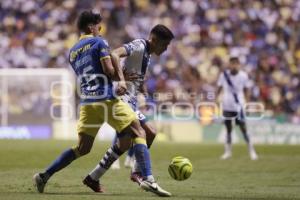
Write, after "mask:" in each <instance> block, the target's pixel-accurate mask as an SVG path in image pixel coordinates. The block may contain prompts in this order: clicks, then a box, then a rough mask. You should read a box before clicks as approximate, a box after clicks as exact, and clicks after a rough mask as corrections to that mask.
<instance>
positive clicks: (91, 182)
mask: <svg viewBox="0 0 300 200" xmlns="http://www.w3.org/2000/svg"><path fill="white" fill-rule="evenodd" d="M82 183H83V184H84V185H86V186H87V187H89V188H91V189H92V190H93V191H94V192H99V193H103V192H104V190H103V188H102V186H101V185H100V183H99V181H95V180H93V179H92V178H91V176H90V175H88V176H87V177H85V179H84V180H83V181H82Z"/></svg>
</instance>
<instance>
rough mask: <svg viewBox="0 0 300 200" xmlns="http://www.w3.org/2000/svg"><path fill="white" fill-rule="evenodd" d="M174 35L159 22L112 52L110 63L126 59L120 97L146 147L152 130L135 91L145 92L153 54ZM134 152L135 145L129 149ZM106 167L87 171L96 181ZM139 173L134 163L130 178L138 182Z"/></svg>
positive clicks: (159, 50)
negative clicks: (134, 118)
mask: <svg viewBox="0 0 300 200" xmlns="http://www.w3.org/2000/svg"><path fill="white" fill-rule="evenodd" d="M173 38H174V35H173V33H172V32H171V30H169V29H168V28H167V27H166V26H164V25H162V24H158V25H156V26H154V27H153V28H152V30H151V31H150V36H149V38H148V39H135V40H133V41H131V42H129V43H127V44H124V45H123V46H122V47H119V48H117V49H115V50H113V51H112V53H111V54H112V58H113V62H114V63H116V65H119V63H120V62H119V60H120V58H123V57H124V58H125V61H124V66H123V69H124V71H125V72H126V73H125V75H128V76H127V77H128V78H127V77H126V80H127V91H126V93H125V94H124V95H123V96H122V97H121V98H122V100H123V101H124V102H126V103H127V104H129V105H130V107H131V108H132V109H133V110H134V111H135V113H136V115H137V118H138V119H139V121H140V123H141V125H142V127H143V129H144V130H145V132H146V139H147V146H148V148H150V146H151V144H152V143H153V140H154V138H155V136H156V131H155V129H154V128H153V127H152V126H151V124H150V123H149V122H148V121H147V119H146V117H145V116H144V115H143V113H142V112H141V111H140V110H139V108H138V103H137V99H138V94H139V93H145V90H146V88H145V87H144V79H145V75H146V72H147V68H148V66H149V63H150V57H151V55H152V54H156V55H157V56H160V55H161V54H162V53H163V52H164V51H166V50H167V47H168V45H169V44H170V42H171V40H172V39H173ZM130 152H131V154H134V148H131V149H130ZM105 171H106V170H105V169H103V167H101V162H100V163H99V164H98V165H97V166H96V168H95V169H94V170H93V171H92V172H90V176H91V177H92V178H93V179H95V180H99V178H100V177H101V176H102V175H103V174H104V172H105ZM141 174H142V172H141V169H140V167H139V165H138V163H137V162H134V166H133V167H132V173H131V180H132V181H134V182H137V183H139V184H141V182H142V176H141Z"/></svg>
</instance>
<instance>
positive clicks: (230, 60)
mask: <svg viewBox="0 0 300 200" xmlns="http://www.w3.org/2000/svg"><path fill="white" fill-rule="evenodd" d="M229 62H238V63H239V62H240V59H239V58H238V57H235V56H234V57H230V59H229Z"/></svg>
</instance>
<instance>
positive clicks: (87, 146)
mask: <svg viewBox="0 0 300 200" xmlns="http://www.w3.org/2000/svg"><path fill="white" fill-rule="evenodd" d="M93 142H94V138H93V137H92V136H89V135H87V134H79V143H78V145H77V146H76V147H73V148H70V149H67V150H66V151H64V152H63V153H62V154H61V155H60V156H59V157H57V158H56V160H54V162H53V163H52V164H51V165H50V166H49V167H48V168H47V169H46V170H45V171H44V172H43V173H37V174H35V175H34V176H33V182H34V186H35V187H36V189H37V191H38V192H40V193H43V192H44V188H45V186H46V183H47V181H48V180H49V179H50V177H51V176H52V175H53V174H54V173H56V172H58V171H60V170H62V169H63V168H65V167H66V166H68V165H69V164H71V163H72V162H73V161H74V160H76V159H77V158H79V157H81V156H83V155H86V154H88V153H89V152H90V150H91V148H92V146H93Z"/></svg>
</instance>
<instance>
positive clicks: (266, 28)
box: [0, 0, 300, 123]
mask: <svg viewBox="0 0 300 200" xmlns="http://www.w3.org/2000/svg"><path fill="white" fill-rule="evenodd" d="M90 8H93V9H94V10H96V11H100V12H101V14H102V16H103V18H104V20H103V28H102V33H103V36H104V37H105V38H107V40H108V42H109V43H110V45H111V47H112V48H114V47H117V46H120V45H121V44H122V43H124V42H128V41H130V40H132V39H133V38H147V35H148V32H149V30H150V29H151V27H152V26H153V25H155V24H157V23H163V24H165V25H167V26H169V27H170V28H171V29H172V30H173V31H174V33H175V35H176V40H175V41H174V42H173V44H172V45H171V46H170V48H169V50H168V52H167V53H165V54H164V55H163V56H161V57H160V58H157V57H155V56H153V59H152V62H151V67H150V69H149V71H150V73H149V75H148V77H147V86H148V90H149V94H150V95H152V98H153V95H154V93H156V97H157V96H159V97H160V98H154V100H155V101H156V102H158V103H159V101H166V100H169V101H172V102H190V101H193V102H197V101H203V100H208V101H214V99H213V98H210V97H211V95H208V94H210V93H212V92H214V91H215V83H216V80H217V77H218V74H219V73H220V71H221V70H222V69H223V68H224V67H226V64H227V61H228V57H229V55H237V56H239V58H240V60H241V62H242V63H243V65H244V70H246V71H247V72H248V73H249V74H250V77H251V78H252V80H253V81H254V87H253V89H252V98H253V100H257V101H262V102H263V103H264V105H265V106H266V107H267V109H268V110H269V111H270V115H274V116H282V117H283V118H286V120H288V121H291V122H293V123H299V122H300V1H297V0H265V1H261V0H252V1H243V0H226V1H225V0H173V1H169V0H113V1H110V0H101V1H100V0H85V1H79V0H65V1H60V0H10V1H1V2H0V41H1V42H0V55H1V56H0V68H45V67H47V68H53V67H64V68H66V67H68V60H67V58H68V49H69V48H70V47H71V46H72V45H73V44H74V42H75V41H76V40H77V39H78V33H77V32H76V27H75V26H74V22H75V19H76V17H77V15H78V13H79V12H80V10H83V9H90ZM193 94H201V95H193Z"/></svg>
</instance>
